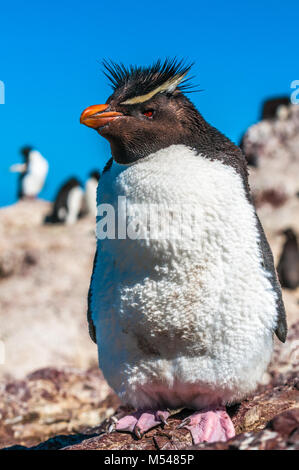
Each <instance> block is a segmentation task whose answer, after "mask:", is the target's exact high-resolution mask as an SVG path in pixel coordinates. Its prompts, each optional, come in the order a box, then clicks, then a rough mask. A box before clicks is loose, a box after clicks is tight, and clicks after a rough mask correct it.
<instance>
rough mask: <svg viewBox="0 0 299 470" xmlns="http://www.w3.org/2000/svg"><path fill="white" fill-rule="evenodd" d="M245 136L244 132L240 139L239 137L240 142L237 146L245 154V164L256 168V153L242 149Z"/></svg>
mask: <svg viewBox="0 0 299 470" xmlns="http://www.w3.org/2000/svg"><path fill="white" fill-rule="evenodd" d="M245 136H246V132H245V133H244V134H243V135H242V137H241V139H240V142H239V147H240V149H241V150H242V152H243V153H244V155H245V158H246V160H247V164H248V165H249V166H252V167H254V168H257V167H258V156H257V154H256V153H253V152H251V153H249V152H248V153H245V149H244V138H245Z"/></svg>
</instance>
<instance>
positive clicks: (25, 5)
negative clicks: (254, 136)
mask: <svg viewBox="0 0 299 470" xmlns="http://www.w3.org/2000/svg"><path fill="white" fill-rule="evenodd" d="M0 10H1V11H0V17H1V29H0V41H1V42H0V44H1V47H0V80H2V81H3V82H4V83H5V104H4V105H0V136H1V139H0V206H3V205H6V204H10V203H12V202H14V200H15V192H16V176H15V175H13V174H10V173H9V172H8V167H9V166H10V165H11V164H12V163H15V162H18V161H20V156H19V153H18V152H19V148H20V147H21V146H22V145H24V144H32V145H34V146H35V147H37V148H38V149H39V150H40V151H41V152H42V154H43V155H44V156H45V157H46V158H47V159H48V160H49V163H50V172H49V176H48V180H47V183H46V186H45V188H44V190H43V192H42V194H41V197H44V198H46V199H51V198H53V197H54V195H55V192H56V190H57V188H58V187H59V185H60V183H61V182H62V181H63V180H64V179H65V178H67V177H68V176H71V175H77V176H78V177H79V178H80V179H81V180H82V181H83V182H84V180H85V179H86V177H87V174H88V172H89V171H90V170H91V169H94V168H102V167H103V165H104V163H105V161H106V160H107V159H108V158H109V146H108V144H107V143H106V142H105V141H104V140H103V139H102V138H100V137H99V136H98V135H97V134H96V132H94V131H92V130H91V129H88V128H86V127H84V126H80V124H79V116H80V113H81V111H82V110H83V109H84V108H85V107H86V106H89V105H92V104H98V103H102V102H105V101H106V99H107V97H108V96H109V94H110V88H109V85H108V83H107V80H106V79H105V77H104V76H103V74H102V72H101V65H100V62H101V59H102V58H104V57H106V58H107V57H108V58H112V59H114V60H116V61H122V62H124V63H125V64H128V63H136V64H144V65H146V64H148V63H150V62H152V61H153V60H155V59H157V58H158V57H162V58H164V57H165V56H169V57H172V56H174V55H176V56H178V57H179V58H181V57H185V58H187V59H189V60H190V61H195V66H194V69H193V74H195V76H196V79H195V80H194V82H195V83H197V84H199V86H200V88H201V89H203V90H204V91H203V92H202V93H195V94H193V95H190V96H191V99H192V100H193V101H194V102H195V104H196V105H197V107H198V109H199V110H200V112H201V113H202V114H203V116H204V117H205V118H206V119H207V120H208V121H209V122H210V123H211V124H213V125H214V126H216V127H218V128H219V129H220V130H221V131H222V132H224V133H225V134H226V135H227V136H228V137H230V138H231V139H232V140H234V141H235V142H238V140H239V137H240V135H241V134H242V133H243V131H244V130H245V129H246V128H247V127H248V126H249V125H250V124H252V123H254V122H255V121H256V120H257V119H258V116H259V113H260V105H261V101H262V100H263V99H264V98H266V97H269V96H273V95H280V94H290V83H291V81H292V80H295V79H299V68H298V13H299V4H298V2H295V1H288V2H282V1H281V0H280V1H277V0H271V1H269V0H263V1H256V0H253V1H251V2H249V1H247V2H243V3H241V2H235V1H226V2H223V1H220V0H215V1H214V2H200V1H188V0H186V1H185V2H181V1H180V2H178V1H176V0H172V1H161V2H160V1H156V0H153V1H151V2H148V3H145V2H140V1H136V0H135V1H131V2H130V1H126V2H123V1H118V0H116V1H110V2H107V1H106V2H103V1H100V0H98V1H95V0H85V1H82V0H81V1H76V0H73V1H68V0H67V1H65V0H61V1H57V0H53V1H52V2H41V1H40V0H39V1H30V0H29V1H26V2H24V1H22V2H21V1H19V0H17V1H15V2H13V3H12V2H11V3H9V2H6V3H5V4H3V3H2V6H1V9H0Z"/></svg>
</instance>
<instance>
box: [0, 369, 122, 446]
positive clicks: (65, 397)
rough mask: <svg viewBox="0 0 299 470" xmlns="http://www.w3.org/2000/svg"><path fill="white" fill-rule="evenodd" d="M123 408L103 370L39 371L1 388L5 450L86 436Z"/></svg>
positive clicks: (0, 420)
mask: <svg viewBox="0 0 299 470" xmlns="http://www.w3.org/2000/svg"><path fill="white" fill-rule="evenodd" d="M118 405H119V401H118V399H117V397H116V396H115V395H114V393H113V392H112V391H111V389H110V388H109V387H108V385H107V383H106V382H105V380H104V379H103V376H102V374H101V372H100V371H99V370H98V369H90V370H87V371H86V372H83V371H79V370H76V369H67V368H64V369H55V368H46V369H41V370H38V371H36V372H34V373H32V374H29V375H28V376H27V377H26V378H25V379H24V380H14V381H11V382H10V381H8V382H7V383H5V384H2V385H1V388H0V447H6V446H9V445H16V444H18V445H26V446H32V445H35V444H38V443H40V442H41V441H43V440H45V439H47V438H49V437H50V436H55V435H56V434H61V433H66V434H70V433H74V432H76V433H77V432H82V431H83V430H84V432H86V431H87V429H88V428H89V427H93V426H96V425H98V424H99V423H101V422H102V421H103V420H104V419H105V418H107V417H109V416H111V415H112V414H113V413H114V412H115V410H116V408H117V406H118ZM70 439H72V438H70ZM58 441H59V442H60V440H59V439H58ZM55 445H57V444H55Z"/></svg>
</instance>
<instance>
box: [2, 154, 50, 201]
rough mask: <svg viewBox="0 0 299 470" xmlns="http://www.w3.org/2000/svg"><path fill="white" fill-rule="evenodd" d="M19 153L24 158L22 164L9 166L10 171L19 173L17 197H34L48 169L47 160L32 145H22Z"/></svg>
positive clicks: (42, 184)
mask: <svg viewBox="0 0 299 470" xmlns="http://www.w3.org/2000/svg"><path fill="white" fill-rule="evenodd" d="M21 154H22V155H23V158H24V163H23V164H16V165H12V166H11V167H10V171H13V172H18V173H20V177H19V181H18V191H17V197H18V199H21V198H25V197H26V198H35V197H37V196H38V194H39V193H40V192H41V190H42V189H43V186H44V184H45V181H46V177H47V174H48V170H49V164H48V162H47V160H46V159H45V158H44V157H43V156H42V155H41V154H40V152H38V151H37V150H34V149H33V148H32V147H23V148H22V149H21Z"/></svg>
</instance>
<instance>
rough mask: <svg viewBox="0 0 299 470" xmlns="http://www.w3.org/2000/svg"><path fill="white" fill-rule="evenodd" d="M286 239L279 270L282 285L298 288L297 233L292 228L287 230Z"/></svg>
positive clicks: (298, 255) (298, 252)
mask: <svg viewBox="0 0 299 470" xmlns="http://www.w3.org/2000/svg"><path fill="white" fill-rule="evenodd" d="M283 233H284V235H285V237H286V241H285V243H284V245H283V248H282V252H281V255H280V259H279V263H278V266H277V272H278V276H279V280H280V283H281V285H282V287H286V288H287V289H296V288H297V287H298V286H299V248H298V241H297V238H296V234H295V233H294V231H293V230H292V229H291V228H288V229H287V230H285V231H284V232H283Z"/></svg>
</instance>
